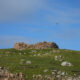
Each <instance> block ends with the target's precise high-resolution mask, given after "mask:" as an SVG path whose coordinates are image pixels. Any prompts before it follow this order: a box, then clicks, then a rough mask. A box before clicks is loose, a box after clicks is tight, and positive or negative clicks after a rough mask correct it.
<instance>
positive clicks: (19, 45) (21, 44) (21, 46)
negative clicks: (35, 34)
mask: <svg viewBox="0 0 80 80" xmlns="http://www.w3.org/2000/svg"><path fill="white" fill-rule="evenodd" d="M26 47H27V45H26V44H25V43H24V42H19V43H15V44H14V49H17V50H24V49H26Z"/></svg>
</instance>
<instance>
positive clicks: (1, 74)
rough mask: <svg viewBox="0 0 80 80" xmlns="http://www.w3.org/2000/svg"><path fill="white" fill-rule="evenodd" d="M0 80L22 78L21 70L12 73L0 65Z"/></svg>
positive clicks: (19, 79) (18, 79)
mask: <svg viewBox="0 0 80 80" xmlns="http://www.w3.org/2000/svg"><path fill="white" fill-rule="evenodd" d="M0 80H24V79H23V74H22V72H20V73H16V74H12V73H10V72H9V71H8V70H7V69H6V68H4V67H0Z"/></svg>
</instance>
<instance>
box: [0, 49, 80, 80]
mask: <svg viewBox="0 0 80 80" xmlns="http://www.w3.org/2000/svg"><path fill="white" fill-rule="evenodd" d="M59 55H61V56H62V57H63V59H62V61H58V60H57V61H56V60H55V56H59ZM63 61H68V62H70V63H72V66H71V67H63V66H61V63H62V62H63ZM0 66H1V67H7V68H8V69H9V71H11V72H12V73H18V72H22V73H24V77H25V78H26V77H28V78H29V80H31V79H32V76H33V74H36V75H37V74H42V75H45V74H51V70H60V71H65V72H67V73H68V74H69V75H73V74H74V73H79V71H80V51H72V50H57V49H44V50H36V49H31V50H28V49H27V50H24V51H18V50H15V49H1V50H0ZM45 70H47V71H46V72H45ZM77 71H78V72H77Z"/></svg>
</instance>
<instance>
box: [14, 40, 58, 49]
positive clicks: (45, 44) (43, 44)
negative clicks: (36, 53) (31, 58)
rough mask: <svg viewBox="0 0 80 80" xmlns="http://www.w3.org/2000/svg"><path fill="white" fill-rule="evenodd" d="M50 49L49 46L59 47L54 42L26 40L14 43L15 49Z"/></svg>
mask: <svg viewBox="0 0 80 80" xmlns="http://www.w3.org/2000/svg"><path fill="white" fill-rule="evenodd" d="M26 48H28V49H48V48H57V49H58V48H59V47H58V45H57V44H56V43H54V42H46V41H44V42H38V43H36V44H25V43H24V42H19V43H15V44H14V49H17V50H24V49H26Z"/></svg>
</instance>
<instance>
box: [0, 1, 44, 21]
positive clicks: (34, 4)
mask: <svg viewBox="0 0 80 80" xmlns="http://www.w3.org/2000/svg"><path fill="white" fill-rule="evenodd" d="M42 5H43V1H42V0H0V21H6V20H14V19H18V20H19V17H18V16H20V17H21V16H24V15H26V14H27V15H28V14H33V13H34V12H35V11H36V10H37V9H39V8H41V7H42Z"/></svg>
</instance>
